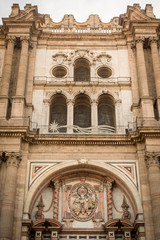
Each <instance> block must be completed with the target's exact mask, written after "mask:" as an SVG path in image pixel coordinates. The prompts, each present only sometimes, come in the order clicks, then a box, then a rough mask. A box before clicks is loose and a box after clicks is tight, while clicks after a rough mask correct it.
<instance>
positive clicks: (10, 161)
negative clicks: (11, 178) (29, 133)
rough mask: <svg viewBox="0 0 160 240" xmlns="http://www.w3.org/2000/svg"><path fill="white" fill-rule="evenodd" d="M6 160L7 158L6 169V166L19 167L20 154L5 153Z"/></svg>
mask: <svg viewBox="0 0 160 240" xmlns="http://www.w3.org/2000/svg"><path fill="white" fill-rule="evenodd" d="M6 158H7V167H8V166H14V167H17V168H18V167H19V164H20V161H21V159H22V157H21V154H20V153H19V152H11V153H8V152H7V153H6Z"/></svg>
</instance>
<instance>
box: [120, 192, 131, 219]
mask: <svg viewBox="0 0 160 240" xmlns="http://www.w3.org/2000/svg"><path fill="white" fill-rule="evenodd" d="M121 208H122V211H123V214H122V217H121V218H122V219H129V220H130V218H131V214H130V212H129V211H128V208H129V205H128V204H127V202H126V198H125V196H124V197H123V203H122V205H121Z"/></svg>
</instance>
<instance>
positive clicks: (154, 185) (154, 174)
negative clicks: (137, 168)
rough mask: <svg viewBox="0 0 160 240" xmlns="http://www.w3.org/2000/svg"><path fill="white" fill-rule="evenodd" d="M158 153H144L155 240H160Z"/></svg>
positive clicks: (159, 164)
mask: <svg viewBox="0 0 160 240" xmlns="http://www.w3.org/2000/svg"><path fill="white" fill-rule="evenodd" d="M159 158H160V153H154V152H146V155H145V160H146V164H147V167H148V178H149V185H150V193H151V201H152V213H153V224H154V230H155V239H160V169H159V168H160V160H159Z"/></svg>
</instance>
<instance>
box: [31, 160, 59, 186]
mask: <svg viewBox="0 0 160 240" xmlns="http://www.w3.org/2000/svg"><path fill="white" fill-rule="evenodd" d="M57 164H60V162H36V163H35V162H31V163H30V166H29V180H28V189H29V188H30V187H31V185H32V184H33V183H34V182H35V181H36V180H37V179H38V178H39V177H40V176H41V175H42V174H43V173H44V172H46V171H47V170H48V169H50V168H52V167H54V166H56V165H57Z"/></svg>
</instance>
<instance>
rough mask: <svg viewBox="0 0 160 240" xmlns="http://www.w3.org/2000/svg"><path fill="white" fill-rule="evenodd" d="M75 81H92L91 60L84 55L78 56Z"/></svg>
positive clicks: (75, 66)
mask: <svg viewBox="0 0 160 240" xmlns="http://www.w3.org/2000/svg"><path fill="white" fill-rule="evenodd" d="M74 81H75V82H89V81H90V62H89V61H88V60H87V59H86V58H84V57H80V58H77V59H76V60H75V62H74Z"/></svg>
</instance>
